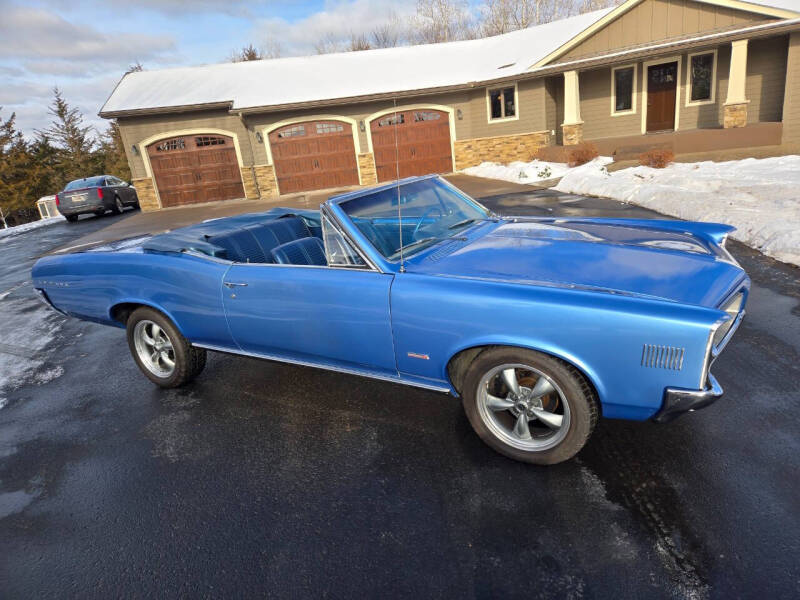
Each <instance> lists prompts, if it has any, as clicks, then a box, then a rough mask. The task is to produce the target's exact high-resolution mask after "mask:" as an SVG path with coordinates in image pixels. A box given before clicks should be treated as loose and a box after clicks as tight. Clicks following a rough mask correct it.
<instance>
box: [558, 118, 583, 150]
mask: <svg viewBox="0 0 800 600" xmlns="http://www.w3.org/2000/svg"><path fill="white" fill-rule="evenodd" d="M561 130H562V131H563V136H562V137H563V139H564V145H565V146H574V145H576V144H580V143H581V142H582V141H583V124H582V123H573V124H572V125H562V126H561Z"/></svg>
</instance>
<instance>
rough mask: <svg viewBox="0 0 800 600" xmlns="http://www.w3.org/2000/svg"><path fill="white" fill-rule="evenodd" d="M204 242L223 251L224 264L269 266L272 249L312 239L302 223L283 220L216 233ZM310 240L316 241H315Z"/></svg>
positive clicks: (286, 218) (294, 220) (303, 222)
mask: <svg viewBox="0 0 800 600" xmlns="http://www.w3.org/2000/svg"><path fill="white" fill-rule="evenodd" d="M205 238H206V240H208V242H209V243H211V244H213V245H215V246H219V247H221V248H224V249H225V254H226V256H227V258H228V260H232V261H235V262H250V263H271V262H275V260H274V258H273V254H272V251H273V250H274V249H275V248H277V247H278V246H280V245H282V244H286V243H288V242H293V241H296V240H301V239H305V238H312V235H311V232H310V231H309V229H308V226H307V225H306V224H305V221H303V219H301V218H300V217H285V218H281V219H275V220H273V221H267V222H266V223H256V224H253V225H247V226H245V227H241V228H236V229H230V230H227V231H221V232H220V233H213V234H206V235H205ZM313 239H315V240H318V238H313ZM318 241H319V240H318ZM323 260H324V253H323ZM323 264H324V263H323Z"/></svg>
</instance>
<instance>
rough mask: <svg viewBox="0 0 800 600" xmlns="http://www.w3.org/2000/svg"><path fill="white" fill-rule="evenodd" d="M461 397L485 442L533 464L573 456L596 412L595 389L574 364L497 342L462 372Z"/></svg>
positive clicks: (583, 441)
mask: <svg viewBox="0 0 800 600" xmlns="http://www.w3.org/2000/svg"><path fill="white" fill-rule="evenodd" d="M514 388H516V392H515V391H514ZM462 401H463V405H464V410H465V412H466V413H467V418H468V419H469V421H470V423H471V424H472V427H473V429H474V430H475V432H476V433H477V434H478V436H479V437H480V438H481V439H482V440H483V441H484V442H486V444H488V445H489V446H491V447H492V448H493V449H494V450H496V451H497V452H499V453H500V454H504V455H505V456H508V457H509V458H513V459H514V460H519V461H522V462H527V463H532V464H537V465H553V464H556V463H560V462H563V461H565V460H569V459H570V458H572V457H573V456H575V455H576V454H577V453H578V452H579V451H580V450H581V448H583V446H584V445H585V444H586V442H587V441H588V439H589V437H590V436H591V434H592V431H593V430H594V427H595V424H596V423H597V417H598V408H597V401H596V400H595V394H594V391H593V390H592V388H591V386H590V385H589V384H588V383H587V381H586V379H585V378H584V377H583V375H582V374H581V373H580V372H579V371H578V370H577V369H575V368H574V367H572V366H571V365H569V364H567V363H565V362H562V361H560V360H558V359H557V358H554V357H552V356H549V355H546V354H542V353H540V352H534V351H532V350H526V349H522V348H510V347H498V348H492V349H489V350H486V351H484V352H482V353H481V354H479V355H478V357H477V358H476V359H475V360H474V361H473V362H472V364H471V365H470V366H469V369H468V370H467V373H466V376H465V378H464V385H463V393H462Z"/></svg>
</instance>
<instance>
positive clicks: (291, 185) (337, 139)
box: [269, 120, 359, 194]
mask: <svg viewBox="0 0 800 600" xmlns="http://www.w3.org/2000/svg"><path fill="white" fill-rule="evenodd" d="M269 144H270V149H271V151H272V162H273V164H274V166H275V176H276V177H277V180H278V189H279V190H280V193H281V194H288V193H291V192H305V191H309V190H322V189H326V188H335V187H342V186H348V185H358V183H359V181H358V164H357V162H356V148H355V143H354V141H353V127H352V125H350V124H349V123H345V122H343V121H333V120H327V121H306V122H304V123H293V124H291V125H287V126H285V127H280V128H279V129H276V130H275V131H273V132H271V133H270V134H269Z"/></svg>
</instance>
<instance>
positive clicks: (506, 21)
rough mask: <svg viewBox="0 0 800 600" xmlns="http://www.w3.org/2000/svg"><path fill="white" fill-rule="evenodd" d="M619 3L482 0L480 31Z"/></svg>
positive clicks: (493, 32) (539, 21)
mask: <svg viewBox="0 0 800 600" xmlns="http://www.w3.org/2000/svg"><path fill="white" fill-rule="evenodd" d="M619 3H620V0H484V3H483V4H482V5H481V6H480V9H479V11H480V16H481V27H480V30H481V34H482V35H486V36H488V35H499V34H501V33H508V32H509V31H516V30H518V29H525V28H526V27H531V26H533V25H540V24H542V23H549V22H551V21H556V20H558V19H563V18H565V17H569V16H571V15H574V14H582V13H585V12H590V11H593V10H599V9H601V8H608V7H609V6H615V5H617V4H619Z"/></svg>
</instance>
